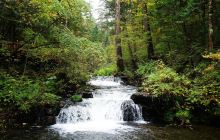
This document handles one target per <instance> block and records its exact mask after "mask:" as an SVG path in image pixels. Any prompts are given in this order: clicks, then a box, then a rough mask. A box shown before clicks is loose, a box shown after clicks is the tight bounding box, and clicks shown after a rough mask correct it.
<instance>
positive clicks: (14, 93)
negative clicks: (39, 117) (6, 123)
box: [0, 73, 59, 112]
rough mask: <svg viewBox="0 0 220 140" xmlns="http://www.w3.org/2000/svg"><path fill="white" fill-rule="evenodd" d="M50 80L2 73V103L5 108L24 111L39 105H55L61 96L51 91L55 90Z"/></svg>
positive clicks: (0, 77)
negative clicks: (20, 77)
mask: <svg viewBox="0 0 220 140" xmlns="http://www.w3.org/2000/svg"><path fill="white" fill-rule="evenodd" d="M49 84H52V83H50V80H49V81H48V80H45V81H42V80H34V81H33V80H30V79H27V78H23V79H19V78H14V77H11V76H9V75H7V74H6V73H0V93H1V94H0V105H1V107H3V108H9V109H12V110H13V109H15V110H17V109H18V110H20V111H24V112H28V111H30V109H31V108H32V107H34V106H38V105H45V104H49V105H54V104H56V103H57V102H58V100H59V97H58V96H57V95H55V94H54V93H49V91H55V90H54V89H53V88H55V87H54V86H52V85H49Z"/></svg>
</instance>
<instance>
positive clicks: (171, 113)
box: [137, 61, 220, 124]
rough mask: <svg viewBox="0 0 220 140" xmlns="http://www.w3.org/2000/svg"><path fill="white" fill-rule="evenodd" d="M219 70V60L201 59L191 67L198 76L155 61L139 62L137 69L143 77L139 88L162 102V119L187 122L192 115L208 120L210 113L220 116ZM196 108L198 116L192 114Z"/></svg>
mask: <svg viewBox="0 0 220 140" xmlns="http://www.w3.org/2000/svg"><path fill="white" fill-rule="evenodd" d="M219 70H220V69H219V63H216V62H211V63H208V62H205V63H200V64H199V65H198V66H197V67H196V68H195V69H194V71H195V72H197V73H200V74H199V77H195V78H194V79H189V78H187V77H186V76H185V75H180V74H178V73H176V72H175V71H174V70H173V69H171V68H169V67H167V66H165V65H164V64H163V63H162V62H161V61H157V62H151V63H149V64H146V65H144V66H140V67H139V69H138V71H137V73H138V74H139V75H141V76H142V79H143V82H142V88H141V89H142V90H143V91H144V92H147V93H148V94H150V95H151V96H154V97H156V98H158V99H159V100H163V101H164V102H165V106H166V107H164V110H163V111H164V114H163V117H164V120H165V121H166V122H173V121H175V120H177V121H178V122H180V123H181V124H183V123H184V124H186V123H189V122H190V121H191V120H192V119H193V117H194V118H195V117H198V118H199V119H201V118H203V119H206V121H208V120H207V118H210V116H212V117H213V116H220V94H219V93H220V84H219V83H220V76H219V75H220V71H219ZM198 111H199V113H201V114H199V115H200V116H195V115H198ZM207 116H208V117H207ZM203 119H201V120H203Z"/></svg>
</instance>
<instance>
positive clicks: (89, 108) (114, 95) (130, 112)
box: [0, 77, 220, 140]
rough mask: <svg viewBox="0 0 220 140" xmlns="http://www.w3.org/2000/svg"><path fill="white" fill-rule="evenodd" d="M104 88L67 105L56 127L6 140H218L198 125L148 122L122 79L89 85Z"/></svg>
mask: <svg viewBox="0 0 220 140" xmlns="http://www.w3.org/2000/svg"><path fill="white" fill-rule="evenodd" d="M89 83H90V84H91V85H94V86H98V87H100V88H99V89H96V90H95V91H94V92H93V93H92V94H93V98H89V99H84V100H83V102H81V103H77V104H74V105H66V106H65V107H64V108H63V109H61V111H60V113H59V115H58V116H57V118H56V124H54V125H52V126H49V127H46V128H41V129H36V128H32V129H28V130H27V129H19V130H11V131H9V132H7V133H6V134H5V135H4V136H3V137H1V138H0V139H5V140H11V139H15V140H154V139H155V140H157V139H158V140H160V139H161V140H164V139H167V140H198V139H199V140H206V139H208V140H218V139H219V138H220V133H219V132H220V129H218V128H213V127H204V126H196V127H195V128H194V129H193V130H191V129H188V128H177V127H170V126H160V125H154V124H151V123H148V122H145V121H144V120H143V117H142V110H141V106H138V105H136V104H134V102H133V101H132V100H131V99H130V97H131V95H132V94H133V93H135V92H136V88H135V87H133V86H128V85H124V84H123V82H122V81H121V80H120V79H119V78H114V77H97V78H93V79H91V80H90V82H89Z"/></svg>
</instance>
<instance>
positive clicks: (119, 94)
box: [51, 77, 143, 133]
mask: <svg viewBox="0 0 220 140" xmlns="http://www.w3.org/2000/svg"><path fill="white" fill-rule="evenodd" d="M89 83H90V84H91V85H95V86H99V87H101V89H97V90H95V91H94V92H93V96H94V98H90V99H84V100H83V102H82V103H79V104H77V105H73V106H69V107H67V108H63V109H62V110H61V111H60V113H59V115H58V116H57V123H56V124H55V125H53V126H51V128H53V129H56V130H58V131H59V132H61V133H74V132H76V131H93V132H105V133H117V131H130V130H133V129H134V128H133V127H131V126H128V125H126V121H123V118H126V117H124V114H126V113H127V114H130V115H132V119H133V120H134V121H137V122H140V123H141V122H143V118H142V114H141V108H139V106H138V105H135V104H134V103H133V101H132V100H130V96H131V95H132V94H133V93H135V92H136V89H135V88H134V87H132V86H124V85H122V84H121V83H122V81H121V80H120V79H119V78H114V77H97V78H93V79H91V80H90V82H89ZM125 102H126V103H128V104H125V105H124V106H126V107H128V108H127V110H128V112H126V113H123V112H125V111H124V110H126V109H125V108H123V106H122V104H123V103H125ZM129 109H130V112H129Z"/></svg>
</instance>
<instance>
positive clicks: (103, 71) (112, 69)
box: [94, 65, 117, 76]
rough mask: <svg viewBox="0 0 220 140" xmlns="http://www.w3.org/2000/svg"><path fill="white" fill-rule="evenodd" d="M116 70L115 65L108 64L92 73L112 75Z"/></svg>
mask: <svg viewBox="0 0 220 140" xmlns="http://www.w3.org/2000/svg"><path fill="white" fill-rule="evenodd" d="M116 72H117V68H116V66H115V65H109V66H107V67H103V68H101V69H99V70H96V71H95V72H94V75H96V76H111V75H114V74H115V73H116Z"/></svg>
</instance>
